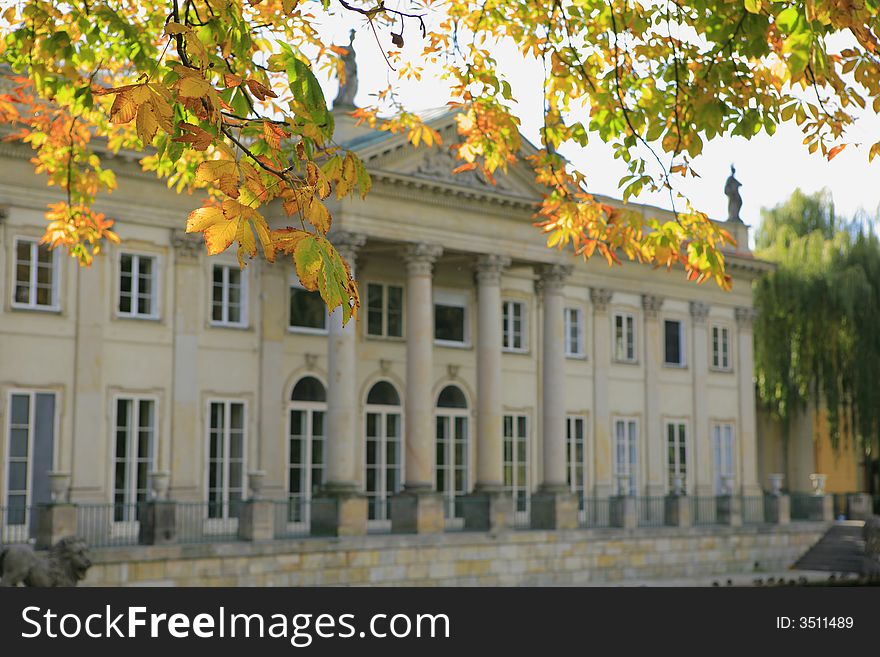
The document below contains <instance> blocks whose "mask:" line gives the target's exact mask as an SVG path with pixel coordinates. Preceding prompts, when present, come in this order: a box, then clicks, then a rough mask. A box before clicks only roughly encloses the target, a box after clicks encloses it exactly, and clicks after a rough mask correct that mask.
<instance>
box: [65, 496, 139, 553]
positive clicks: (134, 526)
mask: <svg viewBox="0 0 880 657" xmlns="http://www.w3.org/2000/svg"><path fill="white" fill-rule="evenodd" d="M143 513H144V505H143V503H135V504H77V505H76V533H77V535H78V536H80V537H81V538H83V539H84V540H85V541H86V543H88V544H89V545H91V546H93V547H113V546H122V545H137V544H138V541H139V537H140V524H141V519H142V517H143Z"/></svg>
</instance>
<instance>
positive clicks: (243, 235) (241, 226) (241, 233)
mask: <svg viewBox="0 0 880 657" xmlns="http://www.w3.org/2000/svg"><path fill="white" fill-rule="evenodd" d="M235 239H236V240H238V253H237V255H238V264H239V265H240V266H241V267H242V268H244V266H245V261H244V256H246V255H248V256H250V257H251V258H253V257H254V256H255V255H257V241H256V239H254V232H253V231H252V230H251V225H250V224H249V223H248V222H247V221H239V222H238V231H237V232H236V234H235Z"/></svg>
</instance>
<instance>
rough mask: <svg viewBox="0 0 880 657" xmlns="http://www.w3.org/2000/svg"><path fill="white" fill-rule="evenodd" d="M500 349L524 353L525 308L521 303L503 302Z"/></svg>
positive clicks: (525, 347)
mask: <svg viewBox="0 0 880 657" xmlns="http://www.w3.org/2000/svg"><path fill="white" fill-rule="evenodd" d="M501 309H502V317H501V321H502V325H501V327H502V329H501V347H502V349H503V350H504V351H526V349H527V348H528V347H527V345H526V338H525V333H526V327H525V316H526V306H525V304H524V303H522V302H521V301H505V302H504V303H503V304H502V306H501Z"/></svg>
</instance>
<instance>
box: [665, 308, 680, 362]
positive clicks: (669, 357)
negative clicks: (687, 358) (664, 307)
mask: <svg viewBox="0 0 880 657" xmlns="http://www.w3.org/2000/svg"><path fill="white" fill-rule="evenodd" d="M663 344H664V358H663V361H664V363H666V364H667V365H677V366H679V367H682V366H683V365H684V324H682V323H681V322H680V321H678V320H675V319H667V320H665V321H664V322H663Z"/></svg>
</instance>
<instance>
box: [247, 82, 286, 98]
mask: <svg viewBox="0 0 880 657" xmlns="http://www.w3.org/2000/svg"><path fill="white" fill-rule="evenodd" d="M244 83H245V85H246V86H247V88H248V89H249V90H250V92H251V93H252V94H253V95H254V98H256V99H257V100H266V99H267V98H278V94H276V93H275V92H274V91H272V90H271V89H270V88H269V87H267V86H265V85H264V84H262V83H260V82H257V81H256V80H253V79H248V80H245V81H244Z"/></svg>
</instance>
